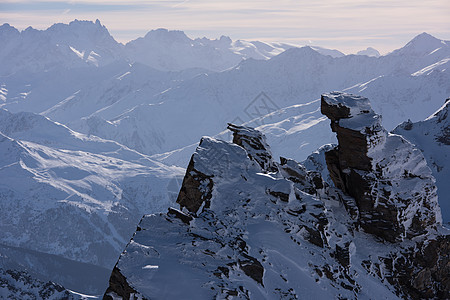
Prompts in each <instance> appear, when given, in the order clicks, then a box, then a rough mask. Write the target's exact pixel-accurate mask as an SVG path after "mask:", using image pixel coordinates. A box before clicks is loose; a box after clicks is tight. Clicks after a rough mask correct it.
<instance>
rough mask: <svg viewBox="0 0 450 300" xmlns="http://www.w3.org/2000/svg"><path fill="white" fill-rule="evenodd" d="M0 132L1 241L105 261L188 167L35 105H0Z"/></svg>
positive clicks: (165, 199) (163, 203) (162, 203)
mask: <svg viewBox="0 0 450 300" xmlns="http://www.w3.org/2000/svg"><path fill="white" fill-rule="evenodd" d="M0 135H1V141H0V152H1V155H0V165H1V167H0V178H2V182H1V184H0V206H1V209H0V214H1V217H0V220H1V222H0V228H1V230H0V232H1V233H0V243H2V244H5V245H8V246H15V247H23V248H26V249H31V250H36V251H39V252H43V253H49V254H55V255H60V256H62V257H65V258H68V259H72V260H75V261H80V262H86V263H91V264H94V265H99V266H103V267H106V268H110V267H111V266H112V263H113V262H114V260H115V257H117V253H119V252H120V251H121V249H122V248H123V245H124V244H125V243H126V241H127V240H128V236H129V234H130V232H132V231H133V230H134V226H135V223H136V222H137V220H138V219H139V217H140V216H141V215H143V214H144V213H147V212H156V211H160V210H162V209H164V208H165V207H167V206H168V205H169V204H170V203H171V199H170V193H169V192H170V191H168V185H169V183H170V180H173V178H174V177H176V176H180V175H181V174H182V172H183V171H182V169H180V168H176V167H167V166H165V165H163V164H161V163H158V162H155V161H153V160H151V159H149V158H148V157H146V156H144V155H142V154H140V153H138V152H136V151H134V150H130V149H128V148H126V147H124V146H122V145H119V144H117V143H116V142H112V141H105V140H102V139H99V138H95V137H87V136H85V135H82V134H79V133H76V132H73V131H71V130H70V129H68V128H67V127H65V126H63V125H60V124H57V123H54V122H51V121H50V120H48V119H46V118H45V117H43V116H40V115H35V114H32V113H18V114H11V113H9V112H7V111H1V114H0ZM55 276H64V273H62V274H55Z"/></svg>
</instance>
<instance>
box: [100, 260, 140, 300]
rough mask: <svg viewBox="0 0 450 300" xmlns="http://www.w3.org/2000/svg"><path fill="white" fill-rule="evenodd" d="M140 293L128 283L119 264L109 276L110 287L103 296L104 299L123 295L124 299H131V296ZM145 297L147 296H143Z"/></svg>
mask: <svg viewBox="0 0 450 300" xmlns="http://www.w3.org/2000/svg"><path fill="white" fill-rule="evenodd" d="M137 294H138V293H137V292H136V290H134V289H133V288H132V287H130V285H129V284H128V282H127V280H126V278H125V277H124V276H123V275H122V273H120V270H119V268H118V267H117V265H116V266H115V267H114V269H113V270H112V272H111V277H110V278H109V287H108V289H107V290H106V292H105V295H104V296H103V299H104V300H113V299H116V298H117V296H119V297H122V299H131V296H134V295H137ZM143 299H145V298H143Z"/></svg>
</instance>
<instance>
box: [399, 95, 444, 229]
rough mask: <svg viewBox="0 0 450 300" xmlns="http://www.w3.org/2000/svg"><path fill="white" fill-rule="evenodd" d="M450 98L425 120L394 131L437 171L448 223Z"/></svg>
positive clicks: (441, 201) (408, 123) (440, 195)
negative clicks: (415, 147)
mask: <svg viewBox="0 0 450 300" xmlns="http://www.w3.org/2000/svg"><path fill="white" fill-rule="evenodd" d="M449 110H450V99H447V100H446V102H445V104H444V105H443V106H442V107H441V108H440V109H438V110H437V111H436V112H435V113H434V114H433V115H431V116H430V117H429V118H427V119H426V120H424V121H420V122H411V121H410V120H408V121H406V122H404V123H402V124H400V125H399V126H398V127H396V128H395V129H394V131H393V132H394V133H397V134H400V135H402V136H404V137H405V138H406V139H408V140H409V141H410V142H412V143H413V144H415V145H416V146H417V147H418V148H419V149H420V150H422V152H423V154H424V156H425V158H426V159H427V162H428V165H429V166H430V168H431V170H432V171H433V176H434V177H435V178H436V185H437V186H438V196H439V200H440V201H439V204H440V206H441V209H442V218H443V221H444V223H447V224H450V196H449V195H450V186H449V184H448V182H449V178H450V168H449V161H450V118H449Z"/></svg>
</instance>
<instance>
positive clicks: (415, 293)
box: [388, 235, 450, 299]
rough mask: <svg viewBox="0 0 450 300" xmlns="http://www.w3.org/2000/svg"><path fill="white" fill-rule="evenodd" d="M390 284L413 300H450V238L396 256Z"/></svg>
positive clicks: (418, 245) (438, 239) (429, 241)
mask: <svg viewBox="0 0 450 300" xmlns="http://www.w3.org/2000/svg"><path fill="white" fill-rule="evenodd" d="M392 261H393V263H392V265H391V266H390V267H392V270H391V274H392V276H391V277H388V280H389V282H390V283H391V284H392V285H394V286H397V287H399V289H400V290H401V291H403V292H404V293H405V294H406V295H408V296H410V297H411V298H413V299H433V298H437V299H450V235H447V236H438V237H437V238H436V239H431V240H428V241H423V242H420V243H418V244H417V245H416V246H415V247H410V248H407V249H406V251H404V252H403V251H402V252H400V253H398V254H397V257H395V259H394V260H392Z"/></svg>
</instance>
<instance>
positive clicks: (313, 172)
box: [105, 93, 449, 299]
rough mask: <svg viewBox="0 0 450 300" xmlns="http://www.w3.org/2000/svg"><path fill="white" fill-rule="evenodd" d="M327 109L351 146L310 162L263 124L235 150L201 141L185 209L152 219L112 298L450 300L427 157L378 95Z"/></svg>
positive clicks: (119, 270) (140, 232)
mask: <svg viewBox="0 0 450 300" xmlns="http://www.w3.org/2000/svg"><path fill="white" fill-rule="evenodd" d="M322 102H323V111H324V112H325V113H326V114H327V115H328V116H329V117H330V119H332V128H333V130H334V131H335V132H337V134H338V140H339V143H340V144H339V145H338V146H332V145H328V146H325V147H322V148H321V149H319V151H318V152H317V153H314V154H313V155H312V156H311V157H310V158H308V160H307V161H306V163H305V165H302V164H299V163H297V162H296V161H294V160H291V159H288V158H281V159H280V160H281V162H280V163H276V162H274V161H273V159H272V156H271V154H270V148H269V146H268V145H267V144H266V143H265V139H264V136H263V135H262V134H261V133H259V132H258V131H256V130H254V129H252V128H247V127H243V126H234V125H231V124H230V125H229V127H230V129H231V130H232V131H233V133H234V138H233V141H234V143H228V142H224V141H220V140H216V139H213V138H209V137H204V138H202V140H201V141H200V144H199V146H198V147H197V149H196V151H195V153H194V154H193V156H192V158H191V161H190V163H189V166H188V169H187V171H186V175H185V178H184V180H183V186H182V187H181V191H180V194H179V196H178V200H177V202H178V204H179V205H180V210H178V209H175V208H170V209H169V211H168V213H165V214H157V215H148V216H144V217H143V218H142V220H141V222H140V224H139V226H138V229H137V230H136V233H135V234H134V236H133V238H132V239H131V241H130V243H129V244H128V245H127V248H126V249H125V251H124V252H123V253H122V255H121V256H120V258H119V261H118V262H117V265H116V268H115V269H114V272H113V274H112V276H111V280H110V287H109V289H108V292H107V295H110V296H111V297H112V296H116V297H122V298H125V299H128V298H131V297H134V296H138V297H141V298H143V299H145V298H147V299H160V298H161V299H180V298H185V299H211V298H215V299H231V298H237V299H260V298H268V299H299V298H300V299H301V298H312V297H314V298H318V299H333V298H334V299H357V298H362V299H369V298H371V297H373V295H374V293H376V295H377V296H379V298H383V299H397V297H402V298H438V297H440V298H446V297H447V296H446V295H447V294H448V291H449V289H448V278H447V277H448V276H447V274H448V266H449V261H448V252H449V249H448V247H449V245H448V236H444V235H439V234H438V232H439V230H444V229H442V228H441V227H439V224H438V223H437V222H436V220H438V219H439V210H438V206H437V203H436V194H435V186H434V181H433V177H432V176H431V175H430V170H429V169H428V168H427V167H426V164H425V162H424V159H423V156H422V155H421V153H420V152H419V151H417V150H415V149H413V147H412V145H411V144H410V143H408V142H407V141H406V140H404V139H402V138H401V137H399V136H395V135H390V134H388V133H387V132H386V131H385V130H384V129H383V128H382V127H381V125H380V123H379V121H380V117H379V116H378V115H376V114H375V113H374V112H373V111H372V109H371V108H370V104H369V103H368V101H367V99H364V98H361V97H354V96H351V95H345V94H340V93H333V94H329V95H324V97H323V99H322ZM352 151H356V154H352ZM306 165H307V166H309V167H306ZM327 169H328V170H329V172H327ZM330 177H331V179H330ZM332 181H333V182H334V183H335V184H336V186H337V187H334V186H333V184H332ZM361 228H362V229H363V230H361ZM437 229H439V230H437ZM386 241H389V242H391V243H386ZM361 266H362V267H363V268H361ZM107 295H106V296H107ZM106 296H105V297H106Z"/></svg>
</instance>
